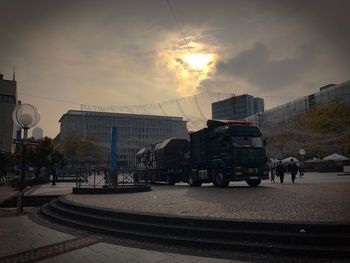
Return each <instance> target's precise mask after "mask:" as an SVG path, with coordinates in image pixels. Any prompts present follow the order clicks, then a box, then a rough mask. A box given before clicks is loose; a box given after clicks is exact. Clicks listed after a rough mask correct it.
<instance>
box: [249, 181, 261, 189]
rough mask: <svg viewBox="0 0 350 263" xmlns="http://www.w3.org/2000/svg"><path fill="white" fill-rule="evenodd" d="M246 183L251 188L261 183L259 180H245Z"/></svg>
mask: <svg viewBox="0 0 350 263" xmlns="http://www.w3.org/2000/svg"><path fill="white" fill-rule="evenodd" d="M246 182H247V184H248V185H249V186H251V187H257V186H258V185H259V184H260V183H261V179H254V180H247V181H246Z"/></svg>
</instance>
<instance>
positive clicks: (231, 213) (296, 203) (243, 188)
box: [67, 173, 350, 223]
mask: <svg viewBox="0 0 350 263" xmlns="http://www.w3.org/2000/svg"><path fill="white" fill-rule="evenodd" d="M276 179H278V178H276ZM67 199H69V200H71V201H74V202H78V203H82V204H86V205H92V206H97V207H103V208H111V209H118V210H128V211H135V212H147V213H164V214H170V215H179V216H199V217H215V218H226V219H246V220H272V221H303V222H304V221H305V222H334V223H349V222H350V176H337V174H336V173H306V174H305V176H304V177H302V178H297V180H296V183H295V184H292V183H291V180H290V175H288V174H287V175H286V177H285V183H284V184H280V183H278V182H277V180H276V183H271V182H270V181H264V182H263V183H262V185H261V186H259V187H256V188H252V187H249V186H247V184H246V183H245V182H234V183H231V184H230V187H228V188H216V187H213V186H212V184H204V185H202V187H188V185H186V184H177V185H175V186H167V185H154V186H152V191H150V192H143V193H135V194H125V195H68V196H67Z"/></svg>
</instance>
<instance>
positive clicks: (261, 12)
mask: <svg viewBox="0 0 350 263" xmlns="http://www.w3.org/2000/svg"><path fill="white" fill-rule="evenodd" d="M0 6H1V8H0V25H1V26H0V40H1V41H0V72H1V73H3V74H4V78H5V79H12V72H13V67H14V66H15V71H16V80H17V88H18V94H19V99H20V100H21V101H22V103H30V104H33V105H35V106H37V107H38V109H39V111H40V113H41V120H40V123H39V125H38V126H40V127H41V128H42V129H43V130H44V135H46V136H49V137H55V136H56V135H57V134H58V132H59V122H58V121H59V119H60V117H61V116H62V115H63V114H64V113H65V112H67V110H70V109H76V110H79V109H81V105H102V106H119V107H120V106H130V105H155V104H157V103H161V102H166V101H171V100H174V99H178V98H183V97H188V96H192V95H195V94H207V97H209V99H211V100H213V97H212V96H210V94H211V93H210V92H221V93H230V94H235V95H241V94H250V95H253V96H258V97H262V98H264V100H265V108H266V109H269V108H271V107H274V106H277V105H280V104H282V103H285V102H288V101H290V100H293V99H296V98H298V97H301V96H305V95H309V94H312V93H314V92H316V91H317V90H318V89H319V87H321V86H323V85H326V84H329V83H342V82H345V81H348V80H350V59H349V58H350V49H349V46H350V27H349V23H350V16H349V15H348V10H350V1H346V0H344V1H340V0H332V1H323V0H320V1H316V0H310V1H298V0H296V1H287V0H276V1H271V0H264V1H261V0H255V1H249V0H215V1H214V0H211V1H209V0H148V1H145V0H125V1H119V0H113V1H108V0H103V1H98V0H94V1H92V0H86V1H82V0H61V1H51V0H31V1H26V0H22V1H19V0H0ZM203 92H204V93H203ZM201 98H204V97H203V96H202V97H201V96H199V97H198V100H197V103H198V105H199V106H200V109H201V110H202V113H203V114H202V115H204V117H207V118H210V102H208V101H209V100H207V99H208V98H207V99H201ZM178 102H180V103H184V104H185V103H187V102H186V100H181V99H180V100H179V101H178ZM192 104H193V101H192ZM164 105H165V106H166V105H167V104H164ZM83 109H85V108H83ZM140 109H142V110H141V111H143V113H152V112H151V109H152V107H151V106H150V107H144V108H140ZM164 109H165V110H166V111H167V110H168V109H167V108H166V107H165V108H163V110H164ZM184 109H186V112H185V114H187V115H191V116H192V115H193V116H195V115H198V114H199V112H198V108H193V109H190V108H189V107H188V108H186V106H184ZM196 109H197V111H196ZM187 110H188V111H187ZM167 114H168V115H181V112H179V111H178V112H176V111H171V107H169V112H167ZM202 117H203V116H202Z"/></svg>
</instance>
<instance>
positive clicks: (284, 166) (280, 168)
mask: <svg viewBox="0 0 350 263" xmlns="http://www.w3.org/2000/svg"><path fill="white" fill-rule="evenodd" d="M269 170H270V178H271V182H273V183H275V178H276V176H277V177H278V178H279V179H280V183H281V184H283V181H284V174H285V173H290V175H291V180H292V183H293V184H294V181H295V178H296V175H297V174H298V172H299V176H300V178H301V177H302V176H303V175H304V174H303V172H302V168H301V166H299V167H298V166H297V164H296V162H295V161H294V160H293V159H290V162H288V163H282V161H278V162H277V164H276V163H270V165H269Z"/></svg>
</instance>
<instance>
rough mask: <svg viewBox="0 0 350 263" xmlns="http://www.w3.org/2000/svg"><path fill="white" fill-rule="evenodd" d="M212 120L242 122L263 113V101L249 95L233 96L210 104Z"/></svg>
mask: <svg viewBox="0 0 350 263" xmlns="http://www.w3.org/2000/svg"><path fill="white" fill-rule="evenodd" d="M211 106H212V118H213V119H219V120H242V119H244V118H246V117H248V116H250V115H253V114H255V113H259V112H263V111H264V100H263V99H262V98H258V97H256V98H254V97H253V96H251V95H247V94H245V95H240V96H233V97H231V98H228V99H225V100H221V101H217V102H214V103H212V105H211Z"/></svg>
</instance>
